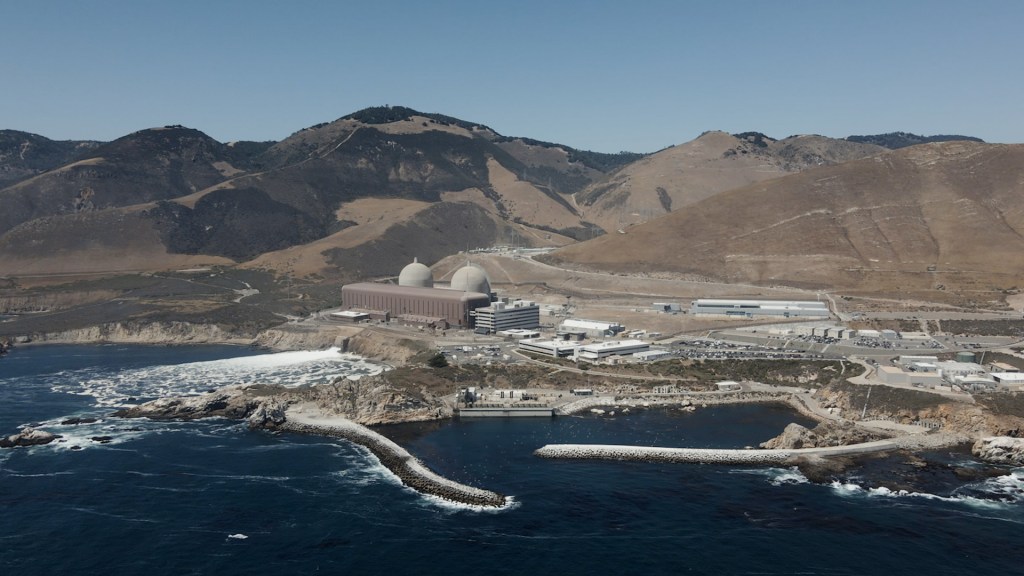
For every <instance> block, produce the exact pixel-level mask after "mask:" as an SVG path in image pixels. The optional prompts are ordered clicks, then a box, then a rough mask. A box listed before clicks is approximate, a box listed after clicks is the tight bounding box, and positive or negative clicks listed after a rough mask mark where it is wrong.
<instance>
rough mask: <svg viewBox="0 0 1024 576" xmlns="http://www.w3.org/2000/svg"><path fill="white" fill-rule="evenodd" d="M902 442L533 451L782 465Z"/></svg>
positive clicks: (559, 447)
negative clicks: (760, 447)
mask: <svg viewBox="0 0 1024 576" xmlns="http://www.w3.org/2000/svg"><path fill="white" fill-rule="evenodd" d="M898 447H899V446H898V445H897V444H896V443H895V442H892V441H889V440H879V441H876V442H865V443H863V444H851V445H849V446H832V447H827V448H800V449H793V450H729V449H713V448H659V447H654V446H616V445H602V444H548V445H547V446H544V447H542V448H539V449H537V450H536V451H534V454H535V455H536V456H539V457H541V458H564V459H574V460H631V461H638V462H673V463H687V464H738V465H757V466H781V465H786V464H790V463H791V462H792V461H793V460H794V459H795V458H798V457H801V456H803V457H813V456H820V457H828V456H851V455H857V454H868V453H872V452H885V451H888V450H895V449H897V448H898Z"/></svg>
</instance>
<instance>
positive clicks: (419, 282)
mask: <svg viewBox="0 0 1024 576" xmlns="http://www.w3.org/2000/svg"><path fill="white" fill-rule="evenodd" d="M398 285H399V286H413V287H416V288H433V287H434V275H433V274H432V273H431V272H430V268H429V267H427V266H426V265H424V264H420V262H419V260H417V259H416V258H413V260H412V264H409V265H407V266H406V267H405V268H402V271H401V272H400V273H399V274H398Z"/></svg>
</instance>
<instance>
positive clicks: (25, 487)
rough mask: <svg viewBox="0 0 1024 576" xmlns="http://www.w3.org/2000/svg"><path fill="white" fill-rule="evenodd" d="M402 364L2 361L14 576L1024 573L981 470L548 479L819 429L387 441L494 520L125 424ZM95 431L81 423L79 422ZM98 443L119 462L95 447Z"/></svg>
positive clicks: (379, 473) (235, 444) (1018, 489)
mask: <svg viewBox="0 0 1024 576" xmlns="http://www.w3.org/2000/svg"><path fill="white" fill-rule="evenodd" d="M379 369H380V367H379V366H376V365H374V364H372V363H368V362H365V361H362V360H360V359H358V358H355V357H351V356H344V355H341V354H338V353H337V351H320V352H306V353H286V354H267V353H265V352H259V351H255V350H248V349H242V348H233V347H195V348H192V347H175V348H158V347H138V346H95V347H89V346H59V347H58V346H55V347H35V348H28V347H23V348H19V349H17V350H15V351H14V352H13V353H12V354H11V355H9V356H8V357H5V358H3V359H0V433H3V434H9V433H13V432H14V431H16V430H17V428H18V427H19V426H20V425H23V424H41V425H42V427H43V428H45V429H47V430H50V431H52V432H55V433H59V434H62V435H64V438H63V440H64V441H63V442H60V443H54V444H50V445H47V446H39V447H33V448H27V449H13V450H3V451H0V574H18V575H26V574H27V575H32V574H41V575H42V574H57V573H63V572H74V573H77V574H125V575H127V574H133V575H134V574H145V575H147V576H149V575H152V576H155V575H162V574H222V575H223V574H228V575H230V574H271V573H273V574H311V573H317V572H322V573H331V574H349V573H360V574H385V573H386V574H428V575H429V574H451V573H463V572H467V571H471V573H488V574H677V573H692V574H826V575H847V574H900V573H911V572H913V573H923V574H964V573H969V574H977V573H997V574H1021V573H1024V562H1022V560H1021V555H1020V551H1019V550H1020V543H1021V542H1022V541H1024V540H1022V536H1021V534H1022V532H1024V491H1022V490H1024V470H1005V471H1002V472H1001V473H999V475H997V476H994V477H991V478H978V479H973V480H964V479H962V478H961V477H959V476H957V475H956V474H954V473H953V471H952V470H953V469H954V468H959V469H961V470H963V469H968V470H970V469H980V465H979V464H978V463H976V462H973V461H972V460H971V458H970V455H969V453H967V452H965V451H963V450H944V451H938V452H933V453H927V454H925V455H924V457H925V459H926V460H928V461H929V462H932V463H933V466H930V467H928V468H926V469H923V470H922V469H921V468H919V467H915V466H912V465H910V464H908V463H906V462H904V461H903V459H902V458H899V457H892V458H884V459H878V460H873V461H870V462H868V463H867V464H865V465H864V466H863V467H861V468H858V469H857V470H855V471H852V472H850V473H849V474H847V475H845V476H844V477H842V478H839V479H837V480H836V481H835V482H832V483H829V484H825V485H818V484H813V483H810V482H808V481H807V480H806V479H805V478H804V477H803V476H802V475H800V473H799V472H798V471H796V470H790V469H778V468H729V467H722V466H709V465H667V464H664V465H662V464H655V465H652V464H645V463H635V462H575V461H557V460H542V459H539V458H536V457H534V456H533V455H532V452H533V450H534V449H536V448H537V447H539V446H542V445H544V444H546V443H553V442H598V443H623V444H644V445H660V446H688V447H742V446H745V445H750V444H756V443H757V442H761V441H763V440H765V439H767V438H769V437H771V436H773V435H775V434H777V433H778V432H779V431H781V429H782V428H783V427H784V426H785V425H786V424H787V423H789V422H791V421H802V420H801V419H800V417H799V416H798V415H796V414H794V413H792V412H790V411H789V410H787V409H785V408H782V407H774V406H757V405H748V406H723V407H713V408H707V409H701V410H698V411H696V412H694V413H683V412H679V411H672V410H666V409H650V410H634V411H632V412H631V413H630V414H626V415H623V414H621V413H618V414H617V415H616V416H614V417H608V416H595V415H590V414H587V415H581V416H576V417H563V418H553V419H530V418H523V419H481V420H463V421H453V422H443V423H426V424H403V425H397V426H389V427H382V428H378V430H379V431H381V432H383V433H384V434H386V435H388V436H390V437H391V438H393V439H394V440H396V441H397V442H399V443H401V444H402V445H404V446H406V447H407V448H408V449H409V450H410V452H412V453H413V454H415V455H416V456H418V457H419V458H420V459H421V460H423V461H424V462H425V463H426V464H427V465H428V466H430V467H431V468H433V469H434V470H436V471H438V472H439V473H441V474H444V475H446V476H449V477H451V478H453V479H455V480H458V481H461V482H465V483H468V484H472V485H476V486H480V487H482V488H488V489H492V490H496V491H499V492H502V493H505V494H508V495H511V496H512V497H513V504H512V505H510V506H508V507H507V508H505V509H502V510H474V509H471V508H468V507H463V506H458V505H453V504H449V503H445V502H442V501H439V500H437V499H433V498H429V497H425V496H423V495H420V494H418V493H416V492H414V491H412V490H409V489H408V488H406V487H404V486H402V485H401V484H400V483H399V482H398V481H397V480H396V479H395V478H394V477H393V476H392V475H391V474H390V473H389V472H388V471H387V470H386V469H384V468H383V467H382V466H380V464H379V463H378V462H377V461H376V459H375V458H374V457H373V456H372V455H370V454H369V453H368V452H367V451H366V450H365V449H363V448H361V447H358V446H354V445H352V444H349V443H347V442H345V441H340V440H333V439H325V438H316V437H305V436H296V435H288V434H271V433H267V432H251V431H248V430H247V429H246V428H245V427H244V426H243V425H240V424H238V423H235V422H231V421H227V420H220V419H213V420H206V421H200V422H189V423H166V422H149V421H145V420H120V419H116V418H111V417H109V416H108V415H109V413H110V412H111V411H112V410H113V409H114V407H116V406H119V405H124V404H126V403H134V402H138V401H142V400H145V399H149V398H153V397H156V396H159V395H162V394H168V393H190V392H201V391H204V390H206V389H209V388H213V387H216V386H219V385H222V384H228V383H235V382H261V381H274V382H279V383H283V384H288V385H299V384H303V383H314V384H315V383H317V382H323V381H327V380H329V379H330V378H331V377H333V376H336V375H341V374H352V373H361V374H366V373H372V372H374V371H376V370H379ZM72 416H77V417H96V418H98V421H97V422H95V423H91V424H82V425H77V426H76V425H70V424H69V425H62V424H61V422H62V421H64V420H66V419H67V418H68V417H72ZM92 438H100V439H102V440H103V441H102V442H101V441H97V440H93V439H92Z"/></svg>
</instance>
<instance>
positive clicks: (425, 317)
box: [341, 259, 540, 332]
mask: <svg viewBox="0 0 1024 576" xmlns="http://www.w3.org/2000/svg"><path fill="white" fill-rule="evenodd" d="M341 299H342V304H343V306H344V307H345V309H347V310H351V311H355V312H364V313H366V314H367V315H368V316H369V317H370V318H377V319H383V320H390V319H396V320H400V321H402V322H405V323H409V324H419V325H424V326H429V327H433V328H449V327H453V328H465V329H473V328H477V325H478V323H477V318H478V311H480V314H479V316H480V317H486V320H485V321H484V322H483V323H482V326H481V327H480V329H481V330H482V331H486V332H493V331H495V329H496V328H498V327H499V326H500V327H501V328H499V329H505V328H509V327H511V328H536V327H537V326H539V325H540V307H539V306H537V305H536V304H535V303H533V302H525V301H522V300H518V301H516V302H514V303H513V304H514V306H512V305H507V303H502V302H496V298H495V294H494V293H493V292H492V291H491V283H490V280H489V279H488V278H487V273H486V272H484V270H483V269H482V268H480V267H479V266H474V265H473V264H466V265H465V266H463V267H462V268H459V269H458V270H456V271H455V274H453V275H452V279H451V282H450V283H449V285H448V286H447V287H435V286H434V275H433V273H432V272H431V270H430V268H429V267H428V266H426V265H424V264H422V263H420V262H419V261H417V260H415V259H414V260H413V262H412V263H411V264H408V265H406V266H405V267H404V268H402V271H401V272H400V273H399V274H398V284H397V285H396V284H385V283H377V282H360V283H356V284H347V285H345V286H342V288H341ZM492 303H494V304H493V305H492Z"/></svg>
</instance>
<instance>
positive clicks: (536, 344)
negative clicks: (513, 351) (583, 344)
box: [519, 338, 579, 358]
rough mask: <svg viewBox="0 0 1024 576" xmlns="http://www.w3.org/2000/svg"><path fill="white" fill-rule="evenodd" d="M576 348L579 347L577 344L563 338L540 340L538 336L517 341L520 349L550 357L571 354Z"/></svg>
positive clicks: (561, 356)
mask: <svg viewBox="0 0 1024 576" xmlns="http://www.w3.org/2000/svg"><path fill="white" fill-rule="evenodd" d="M577 348H579V345H578V344H571V343H569V342H566V341H564V340H542V339H540V338H530V339H526V340H520V341H519V349H520V350H524V351H526V352H533V353H534V354H544V355H546V356H551V357H552V358H563V357H566V356H572V355H573V354H574V353H575V352H576V349H577Z"/></svg>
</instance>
